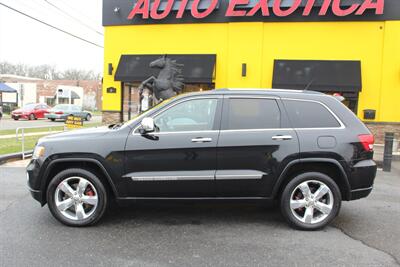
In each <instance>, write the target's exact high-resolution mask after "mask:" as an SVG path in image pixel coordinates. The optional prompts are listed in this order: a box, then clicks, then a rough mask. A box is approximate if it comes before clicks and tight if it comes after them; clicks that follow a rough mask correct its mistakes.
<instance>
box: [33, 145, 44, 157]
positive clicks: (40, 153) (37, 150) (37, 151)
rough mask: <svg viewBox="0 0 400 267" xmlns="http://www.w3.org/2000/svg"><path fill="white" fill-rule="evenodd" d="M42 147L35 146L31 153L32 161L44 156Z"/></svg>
mask: <svg viewBox="0 0 400 267" xmlns="http://www.w3.org/2000/svg"><path fill="white" fill-rule="evenodd" d="M44 151H45V149H44V147H43V146H36V147H35V150H34V151H33V155H32V158H33V159H38V158H41V157H43V156H44Z"/></svg>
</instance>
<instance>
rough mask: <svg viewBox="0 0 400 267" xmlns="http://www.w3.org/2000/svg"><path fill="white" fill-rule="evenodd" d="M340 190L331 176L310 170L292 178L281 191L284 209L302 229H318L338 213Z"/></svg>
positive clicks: (283, 213)
mask: <svg viewBox="0 0 400 267" xmlns="http://www.w3.org/2000/svg"><path fill="white" fill-rule="evenodd" d="M341 201H342V197H341V193H340V190H339V188H338V186H337V184H336V183H335V181H333V179H332V178H330V177H329V176H327V175H325V174H323V173H318V172H307V173H303V174H300V175H298V176H296V177H295V178H294V179H292V180H291V181H290V182H289V183H288V184H287V185H286V187H285V189H284V190H283V193H282V195H281V212H282V215H283V216H284V217H285V219H286V220H287V221H288V223H289V224H290V225H291V226H292V227H294V228H296V229H300V230H309V231H310V230H318V229H321V228H323V227H325V226H327V225H328V224H329V223H330V222H331V221H332V220H333V219H334V218H335V217H336V216H337V215H338V213H339V210H340V206H341Z"/></svg>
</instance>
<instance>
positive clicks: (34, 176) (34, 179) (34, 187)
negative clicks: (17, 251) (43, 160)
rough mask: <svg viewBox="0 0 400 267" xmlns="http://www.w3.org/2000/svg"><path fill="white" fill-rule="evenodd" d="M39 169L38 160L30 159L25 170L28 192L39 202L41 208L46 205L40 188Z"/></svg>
mask: <svg viewBox="0 0 400 267" xmlns="http://www.w3.org/2000/svg"><path fill="white" fill-rule="evenodd" d="M40 167H41V164H40V162H39V161H38V160H35V159H32V160H31V162H30V163H29V165H28V167H27V168H26V177H27V183H28V190H29V192H30V193H31V195H32V197H33V198H34V199H35V200H37V201H39V202H40V204H41V205H42V206H43V205H44V204H46V199H45V197H44V194H43V191H42V188H41V185H42V183H41V179H40V178H41V176H40Z"/></svg>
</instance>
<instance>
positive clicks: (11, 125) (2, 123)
mask: <svg viewBox="0 0 400 267" xmlns="http://www.w3.org/2000/svg"><path fill="white" fill-rule="evenodd" d="M101 119H102V116H93V118H92V119H91V120H90V122H89V123H95V122H101ZM86 123H87V122H86ZM63 125H64V122H63V121H55V122H52V121H50V120H46V119H39V120H34V121H29V120H18V121H15V120H12V119H8V118H7V119H2V120H0V130H14V129H17V128H18V127H41V126H63Z"/></svg>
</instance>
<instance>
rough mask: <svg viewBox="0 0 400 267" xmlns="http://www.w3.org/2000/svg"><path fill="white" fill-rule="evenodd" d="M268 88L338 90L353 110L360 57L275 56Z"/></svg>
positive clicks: (358, 80) (359, 80)
mask: <svg viewBox="0 0 400 267" xmlns="http://www.w3.org/2000/svg"><path fill="white" fill-rule="evenodd" d="M272 88H279V89H297V90H305V89H306V90H313V91H318V92H322V93H326V94H330V95H333V94H340V95H342V96H343V97H345V99H346V100H345V101H344V102H343V103H344V104H345V105H346V106H347V107H348V108H349V109H351V110H352V111H353V112H354V113H357V109H358V98H359V93H360V92H361V89H362V78H361V61H354V60H275V61H274V73H273V80H272Z"/></svg>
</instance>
